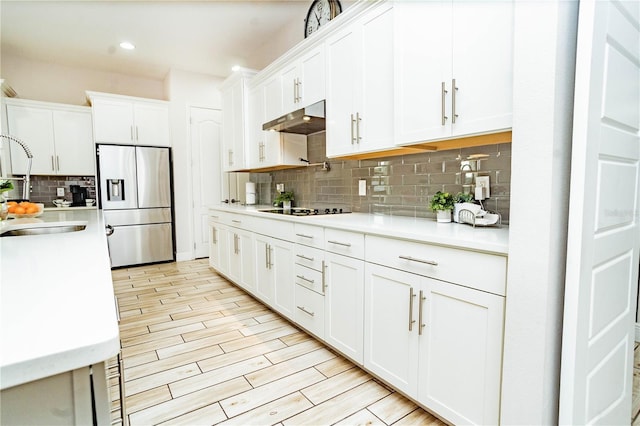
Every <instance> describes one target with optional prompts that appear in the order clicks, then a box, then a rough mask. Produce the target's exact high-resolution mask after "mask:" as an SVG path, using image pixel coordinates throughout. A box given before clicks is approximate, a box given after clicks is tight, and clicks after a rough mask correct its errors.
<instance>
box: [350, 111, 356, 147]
mask: <svg viewBox="0 0 640 426" xmlns="http://www.w3.org/2000/svg"><path fill="white" fill-rule="evenodd" d="M355 122H356V120H354V119H353V114H351V145H353V144H354V137H353V134H354V131H353V125H354V124H355Z"/></svg>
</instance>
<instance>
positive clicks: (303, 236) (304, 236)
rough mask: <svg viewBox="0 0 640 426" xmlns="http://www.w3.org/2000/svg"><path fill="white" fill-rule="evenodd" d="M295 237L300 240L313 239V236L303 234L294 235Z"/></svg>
mask: <svg viewBox="0 0 640 426" xmlns="http://www.w3.org/2000/svg"><path fill="white" fill-rule="evenodd" d="M296 235H297V236H298V237H302V238H313V235H305V234H296Z"/></svg>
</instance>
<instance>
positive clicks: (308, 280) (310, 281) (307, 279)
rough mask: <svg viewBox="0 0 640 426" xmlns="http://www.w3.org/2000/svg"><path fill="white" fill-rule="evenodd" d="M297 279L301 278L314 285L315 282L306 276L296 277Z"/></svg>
mask: <svg viewBox="0 0 640 426" xmlns="http://www.w3.org/2000/svg"><path fill="white" fill-rule="evenodd" d="M296 277H298V278H300V279H301V280H303V281H306V282H308V283H311V284H313V280H310V279H309V278H307V277H305V276H304V275H296Z"/></svg>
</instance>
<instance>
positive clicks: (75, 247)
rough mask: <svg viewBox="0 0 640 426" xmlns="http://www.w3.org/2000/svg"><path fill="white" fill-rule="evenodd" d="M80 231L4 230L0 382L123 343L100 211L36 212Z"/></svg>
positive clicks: (51, 370) (67, 366)
mask: <svg viewBox="0 0 640 426" xmlns="http://www.w3.org/2000/svg"><path fill="white" fill-rule="evenodd" d="M20 222H33V223H34V224H38V223H39V224H40V226H43V225H42V224H43V223H50V222H74V223H83V222H86V224H87V227H86V229H85V230H83V231H77V232H69V233H58V234H45V235H27V236H5V237H0V267H1V269H0V273H1V276H0V279H1V281H0V346H1V349H0V389H5V388H9V387H12V386H16V385H19V384H22V383H26V382H30V381H33V380H37V379H40V378H44V377H47V376H51V375H54V374H58V373H61V372H65V371H69V370H73V369H76V368H79V367H83V366H87V365H90V364H94V363H97V362H101V361H104V360H106V359H108V358H111V357H112V356H114V355H116V354H117V353H118V351H119V350H120V339H119V332H118V320H117V314H116V306H115V299H114V293H113V283H112V280H111V267H110V263H109V254H108V249H107V242H106V235H105V231H104V224H103V222H102V212H101V211H100V210H96V209H95V208H93V209H82V208H79V209H52V210H49V209H47V210H45V212H44V213H43V214H42V216H40V217H38V218H34V219H14V220H8V221H4V222H0V232H1V231H2V229H7V227H12V228H15V227H18V226H20Z"/></svg>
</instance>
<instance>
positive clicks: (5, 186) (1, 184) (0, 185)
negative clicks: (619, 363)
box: [0, 180, 13, 220]
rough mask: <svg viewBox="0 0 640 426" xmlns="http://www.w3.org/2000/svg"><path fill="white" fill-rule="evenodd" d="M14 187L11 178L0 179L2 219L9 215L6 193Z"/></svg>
mask: <svg viewBox="0 0 640 426" xmlns="http://www.w3.org/2000/svg"><path fill="white" fill-rule="evenodd" d="M12 189H13V183H12V182H11V181H10V180H0V220H5V219H6V218H7V216H8V215H9V210H8V207H7V200H6V199H5V198H4V193H5V192H8V191H11V190H12Z"/></svg>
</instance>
